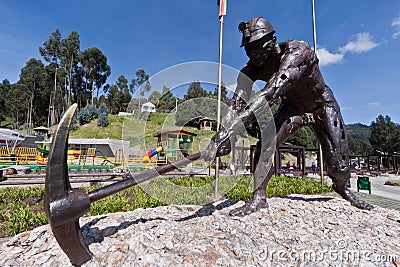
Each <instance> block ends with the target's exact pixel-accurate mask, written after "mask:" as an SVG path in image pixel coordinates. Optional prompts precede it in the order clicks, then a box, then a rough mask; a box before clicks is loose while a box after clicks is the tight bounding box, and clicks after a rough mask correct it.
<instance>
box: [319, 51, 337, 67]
mask: <svg viewBox="0 0 400 267" xmlns="http://www.w3.org/2000/svg"><path fill="white" fill-rule="evenodd" d="M317 56H318V59H319V65H320V66H327V65H331V64H338V63H341V62H342V61H343V57H344V55H343V54H333V53H331V52H329V51H328V49H326V48H318V49H317Z"/></svg>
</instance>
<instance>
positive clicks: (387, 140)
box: [369, 115, 400, 155]
mask: <svg viewBox="0 0 400 267" xmlns="http://www.w3.org/2000/svg"><path fill="white" fill-rule="evenodd" d="M369 141H370V143H371V145H372V147H373V148H374V150H375V151H377V152H380V153H383V154H386V155H388V154H392V153H393V152H398V151H400V130H399V128H398V127H397V126H396V124H395V123H394V122H392V120H391V118H390V117H389V116H387V115H386V116H385V117H383V116H382V115H379V116H378V117H377V118H376V120H375V121H374V122H372V123H371V137H370V139H369Z"/></svg>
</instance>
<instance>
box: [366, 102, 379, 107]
mask: <svg viewBox="0 0 400 267" xmlns="http://www.w3.org/2000/svg"><path fill="white" fill-rule="evenodd" d="M381 105H382V103H380V102H371V103H368V104H367V107H368V108H377V107H380V106H381Z"/></svg>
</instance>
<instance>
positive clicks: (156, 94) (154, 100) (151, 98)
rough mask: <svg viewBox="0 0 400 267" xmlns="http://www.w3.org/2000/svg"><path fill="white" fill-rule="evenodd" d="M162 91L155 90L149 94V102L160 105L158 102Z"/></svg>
mask: <svg viewBox="0 0 400 267" xmlns="http://www.w3.org/2000/svg"><path fill="white" fill-rule="evenodd" d="M161 96H162V95H161V93H160V92H158V91H154V92H153V93H151V94H150V96H149V99H148V100H149V102H151V103H153V104H154V105H156V106H158V102H159V100H160V98H161Z"/></svg>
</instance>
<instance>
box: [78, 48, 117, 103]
mask: <svg viewBox="0 0 400 267" xmlns="http://www.w3.org/2000/svg"><path fill="white" fill-rule="evenodd" d="M79 57H80V61H81V65H82V69H83V73H84V78H85V90H86V91H87V92H88V91H90V92H91V95H92V102H91V103H92V105H93V102H94V101H93V100H94V91H95V90H97V95H96V97H97V98H98V96H99V90H100V88H101V86H102V85H103V84H105V82H106V81H107V77H108V76H110V75H111V67H110V66H109V65H108V64H107V57H106V56H105V55H104V54H103V53H102V52H101V50H100V49H98V48H97V47H91V48H88V49H86V50H85V51H83V52H81V53H80V55H79ZM89 86H90V89H89Z"/></svg>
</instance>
